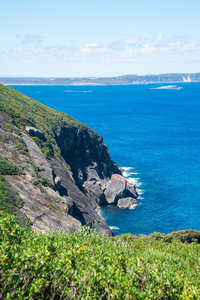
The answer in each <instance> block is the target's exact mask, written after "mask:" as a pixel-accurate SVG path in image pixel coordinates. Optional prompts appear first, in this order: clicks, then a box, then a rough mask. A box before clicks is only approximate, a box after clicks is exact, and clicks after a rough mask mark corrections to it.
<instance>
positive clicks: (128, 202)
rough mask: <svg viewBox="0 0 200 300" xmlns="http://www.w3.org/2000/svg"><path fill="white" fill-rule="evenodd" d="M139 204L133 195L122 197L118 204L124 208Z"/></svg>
mask: <svg viewBox="0 0 200 300" xmlns="http://www.w3.org/2000/svg"><path fill="white" fill-rule="evenodd" d="M138 204H140V203H139V202H138V201H137V200H136V199H134V198H131V197H127V198H121V199H119V200H118V202H117V206H118V207H119V208H122V209H129V208H131V206H133V205H138Z"/></svg>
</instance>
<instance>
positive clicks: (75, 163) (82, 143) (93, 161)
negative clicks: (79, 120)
mask: <svg viewBox="0 0 200 300" xmlns="http://www.w3.org/2000/svg"><path fill="white" fill-rule="evenodd" d="M55 136H56V141H57V144H58V147H59V148H60V150H61V154H62V156H63V158H64V159H65V161H66V162H67V163H68V164H69V165H70V167H71V169H72V172H73V178H74V180H75V181H76V183H77V185H78V186H79V187H80V188H81V187H82V185H83V183H84V182H85V181H87V180H89V179H90V178H97V179H98V178H99V179H105V178H110V177H111V176H112V174H114V173H117V174H121V171H120V169H119V168H118V166H117V165H116V164H115V163H114V162H113V161H112V160H111V157H110V154H109V151H108V148H107V147H106V145H105V144H104V143H103V138H102V137H101V136H99V135H98V134H96V133H95V132H94V131H92V130H90V129H85V128H78V127H76V126H71V127H64V128H61V130H60V132H57V133H55Z"/></svg>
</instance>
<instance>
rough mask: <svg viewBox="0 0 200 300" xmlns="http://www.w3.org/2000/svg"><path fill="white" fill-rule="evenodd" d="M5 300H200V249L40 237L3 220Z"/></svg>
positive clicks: (0, 273) (0, 260)
mask: <svg viewBox="0 0 200 300" xmlns="http://www.w3.org/2000/svg"><path fill="white" fill-rule="evenodd" d="M0 242H1V248H0V291H1V292H0V298H2V299H14V298H15V299H173V300H174V299H199V298H200V275H199V274H200V272H199V271H200V265H199V251H200V245H199V244H197V243H191V244H188V243H182V242H180V241H179V240H177V239H174V240H173V241H172V242H171V243H166V242H165V241H164V240H163V239H162V240H155V239H152V238H150V239H149V242H148V243H147V241H143V240H142V239H140V238H134V237H133V236H132V235H130V234H128V235H124V236H119V237H115V238H106V237H105V236H103V235H99V234H98V233H96V232H89V230H88V229H87V228H86V227H81V228H80V231H79V232H78V233H77V234H74V233H68V234H64V233H49V234H45V235H44V234H41V233H34V232H33V231H32V230H31V229H29V230H25V229H24V228H22V227H20V226H19V225H17V224H16V222H15V220H14V218H13V217H11V216H7V217H5V216H3V215H2V216H1V220H0Z"/></svg>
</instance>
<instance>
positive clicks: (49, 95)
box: [13, 83, 200, 234]
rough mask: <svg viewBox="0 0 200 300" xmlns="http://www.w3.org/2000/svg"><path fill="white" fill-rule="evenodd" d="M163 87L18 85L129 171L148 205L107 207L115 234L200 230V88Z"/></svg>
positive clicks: (106, 214)
mask: <svg viewBox="0 0 200 300" xmlns="http://www.w3.org/2000/svg"><path fill="white" fill-rule="evenodd" d="M158 86H160V85H158V84H149V85H133V86H93V87H90V86H13V88H15V89H17V90H19V91H20V92H22V93H24V94H26V95H28V96H30V97H32V98H34V99H36V100H38V101H39V102H41V103H43V104H45V105H48V106H50V107H52V108H54V109H56V110H59V111H62V112H65V113H68V114H70V115H71V116H73V117H74V118H76V119H78V120H79V121H81V122H82V123H84V124H87V125H88V126H90V127H91V128H92V129H94V130H95V131H97V132H98V133H99V134H100V135H102V136H103V137H104V142H105V143H106V144H107V146H108V148H109V151H110V153H111V156H112V159H113V160H114V161H115V162H116V163H117V164H118V165H119V166H120V167H126V168H129V169H126V170H127V172H128V173H126V175H127V176H129V177H130V178H132V180H133V181H134V182H136V183H137V184H138V188H139V192H140V200H139V201H140V202H141V205H139V206H137V207H135V208H134V209H130V210H120V209H117V208H116V207H104V208H102V209H101V212H100V213H101V215H102V216H103V217H104V218H105V219H106V220H107V222H108V224H109V225H110V226H111V228H112V229H113V231H114V233H115V234H120V233H126V232H131V233H133V234H138V233H143V234H150V233H151V232H154V231H160V232H164V233H168V232H171V231H173V230H179V229H186V228H192V229H197V230H200V83H182V84H179V86H182V87H183V88H182V89H180V90H159V89H154V88H155V87H158Z"/></svg>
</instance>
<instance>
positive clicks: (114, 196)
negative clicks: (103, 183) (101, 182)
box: [104, 174, 127, 204]
mask: <svg viewBox="0 0 200 300" xmlns="http://www.w3.org/2000/svg"><path fill="white" fill-rule="evenodd" d="M126 186H127V180H126V179H125V178H124V177H122V176H121V175H119V174H113V175H112V177H111V180H110V182H109V184H108V186H107V188H106V190H105V192H104V194H105V198H106V202H107V204H116V203H117V200H118V199H120V198H124V197H125V194H126Z"/></svg>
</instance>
